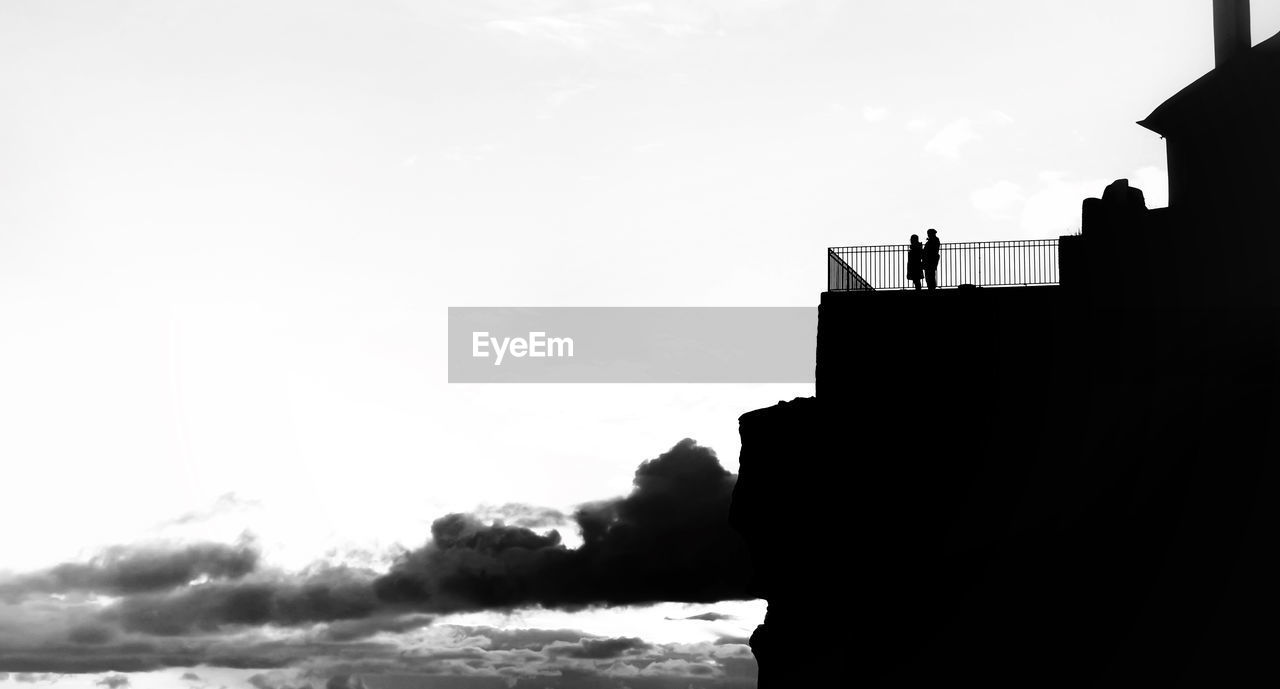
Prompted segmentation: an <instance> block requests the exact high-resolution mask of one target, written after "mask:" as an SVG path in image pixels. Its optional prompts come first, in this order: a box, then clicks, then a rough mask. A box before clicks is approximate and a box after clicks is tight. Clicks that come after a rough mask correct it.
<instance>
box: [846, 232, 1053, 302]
mask: <svg viewBox="0 0 1280 689" xmlns="http://www.w3.org/2000/svg"><path fill="white" fill-rule="evenodd" d="M1058 246H1059V240H1058V239H1057V238H1054V239H1021V240H1011V241H995V242H955V243H950V244H946V243H944V244H942V245H941V250H940V251H939V255H940V261H939V263H938V287H939V288H940V289H948V288H958V287H970V286H972V287H1028V286H1031V285H1056V284H1058V282H1059V274H1060V270H1059V260H1058ZM909 249H910V246H909V245H907V244H884V245H879V246H837V247H831V248H829V249H827V290H828V291H830V292H875V291H885V290H909V289H915V285H913V284H911V281H910V280H908V279H907V255H908V251H909ZM922 282H923V280H922Z"/></svg>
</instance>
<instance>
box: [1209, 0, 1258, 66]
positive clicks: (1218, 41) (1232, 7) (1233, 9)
mask: <svg viewBox="0 0 1280 689" xmlns="http://www.w3.org/2000/svg"><path fill="white" fill-rule="evenodd" d="M1252 46H1253V42H1252V41H1251V40H1250V38H1249V0H1213V49H1214V55H1215V56H1216V58H1217V66H1218V67H1221V66H1222V65H1224V64H1226V63H1227V62H1228V61H1229V60H1230V59H1231V58H1233V57H1235V56H1237V55H1239V54H1241V53H1243V52H1245V51H1246V50H1248V49H1249V48H1250V47H1252Z"/></svg>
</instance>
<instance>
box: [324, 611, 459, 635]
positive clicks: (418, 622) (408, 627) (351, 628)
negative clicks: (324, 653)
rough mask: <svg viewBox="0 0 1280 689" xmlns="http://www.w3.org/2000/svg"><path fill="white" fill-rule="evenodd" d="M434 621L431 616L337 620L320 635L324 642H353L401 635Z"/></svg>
mask: <svg viewBox="0 0 1280 689" xmlns="http://www.w3.org/2000/svg"><path fill="white" fill-rule="evenodd" d="M434 620H435V617H433V616H431V615H418V614H411V615H378V616H375V617H369V618H364V619H356V620H338V621H335V622H331V623H329V625H328V626H327V627H326V628H325V630H324V631H323V632H322V633H321V638H322V639H324V640H326V641H355V640H357V639H367V638H369V637H371V636H373V635H375V634H381V633H384V632H385V633H391V634H403V633H404V632H411V631H413V630H415V629H421V628H423V627H426V626H428V625H430V624H431V623H432V622H433V621H434Z"/></svg>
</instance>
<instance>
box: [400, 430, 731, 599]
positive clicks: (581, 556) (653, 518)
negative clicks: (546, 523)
mask: <svg viewBox="0 0 1280 689" xmlns="http://www.w3.org/2000/svg"><path fill="white" fill-rule="evenodd" d="M735 478H736V477H735V476H734V475H733V474H730V473H729V472H728V471H725V469H724V468H723V467H721V466H720V462H719V460H718V459H716V456H715V453H714V452H712V451H711V450H710V449H708V448H705V447H701V446H698V445H697V444H695V443H694V442H693V441H692V440H688V439H686V440H683V441H681V442H680V443H678V444H677V445H676V446H675V447H673V448H672V449H671V450H670V451H668V452H667V453H665V454H663V455H661V456H659V457H658V458H656V459H653V460H650V461H648V462H645V463H643V464H641V465H640V468H639V469H637V470H636V474H635V479H634V481H633V489H632V492H631V494H630V495H628V496H627V497H625V498H618V499H614V500H606V501H602V502H598V503H593V504H589V505H584V506H582V507H580V508H579V509H578V511H577V513H576V514H575V515H574V518H575V520H576V521H577V523H578V528H579V531H580V532H581V534H582V539H583V544H582V546H581V547H579V548H577V549H573V550H571V549H568V548H566V547H565V546H564V545H563V544H562V543H561V541H560V534H559V532H557V531H550V532H548V533H545V534H538V533H536V532H534V531H532V530H530V529H525V528H522V527H512V526H505V525H502V524H500V523H493V524H484V523H482V522H480V521H479V520H477V519H475V518H474V517H473V516H471V515H465V514H451V515H448V516H446V517H442V518H440V519H438V520H436V522H435V523H434V524H432V527H431V531H432V540H431V542H430V543H428V544H427V545H426V546H424V547H422V548H421V549H419V550H417V551H414V552H411V553H409V554H407V555H406V556H405V557H403V558H402V559H401V560H400V561H399V562H397V563H396V564H395V565H394V566H393V567H392V569H391V571H390V572H389V573H388V574H387V575H385V576H383V577H381V578H379V580H378V581H377V583H376V587H377V591H378V595H379V597H380V598H382V599H383V600H384V601H386V602H388V603H394V604H407V605H413V606H416V607H418V608H419V609H423V610H427V611H430V612H458V611H465V610H483V609H511V608H516V607H521V606H533V605H540V606H545V607H553V608H566V609H575V608H581V607H585V606H589V605H628V604H640V603H654V602H659V601H675V602H692V603H709V602H715V601H719V600H726V599H741V598H744V597H745V583H746V578H747V574H748V572H749V570H750V566H749V564H748V561H747V557H746V552H745V549H744V546H743V544H742V541H741V540H740V538H739V537H738V535H737V534H736V533H734V532H733V531H732V530H731V529H730V528H729V525H728V520H727V515H728V513H729V503H730V501H731V499H732V492H733V484H734V481H735Z"/></svg>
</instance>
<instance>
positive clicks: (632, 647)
mask: <svg viewBox="0 0 1280 689" xmlns="http://www.w3.org/2000/svg"><path fill="white" fill-rule="evenodd" d="M649 648H651V646H650V645H649V644H648V643H645V642H644V641H643V640H641V639H637V638H635V637H619V638H616V639H581V640H579V641H578V642H577V643H574V644H564V645H560V644H556V645H549V646H547V647H546V648H545V650H546V651H547V652H548V653H549V654H550V655H553V656H556V655H563V656H568V657H570V658H586V659H590V660H604V659H605V658H617V657H619V656H622V655H625V654H627V653H630V652H633V651H644V650H647V649H649Z"/></svg>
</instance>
